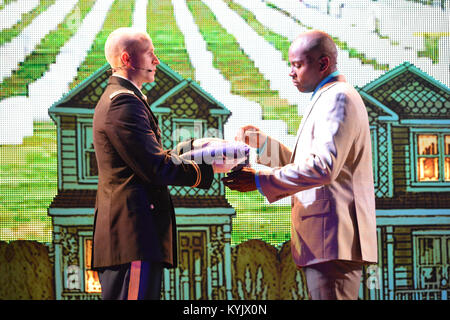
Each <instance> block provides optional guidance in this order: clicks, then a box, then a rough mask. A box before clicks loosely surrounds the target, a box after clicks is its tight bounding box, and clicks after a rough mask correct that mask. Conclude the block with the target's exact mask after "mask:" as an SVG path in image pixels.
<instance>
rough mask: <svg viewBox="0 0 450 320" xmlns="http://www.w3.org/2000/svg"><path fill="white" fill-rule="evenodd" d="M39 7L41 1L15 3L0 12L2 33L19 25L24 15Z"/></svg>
mask: <svg viewBox="0 0 450 320" xmlns="http://www.w3.org/2000/svg"><path fill="white" fill-rule="evenodd" d="M38 5H39V0H27V1H15V2H11V3H10V4H8V5H7V6H6V7H4V8H3V10H2V11H0V31H2V30H4V29H9V28H11V27H12V26H14V25H15V24H17V23H18V22H19V21H20V20H21V19H22V15H23V14H24V13H27V12H30V11H31V10H33V9H34V8H35V7H37V6H38Z"/></svg>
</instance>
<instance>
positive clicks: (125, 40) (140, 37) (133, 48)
mask: <svg viewBox="0 0 450 320" xmlns="http://www.w3.org/2000/svg"><path fill="white" fill-rule="evenodd" d="M148 41H151V39H150V36H149V35H148V34H147V33H146V32H145V31H141V30H139V29H133V28H119V29H116V30H114V31H113V32H111V34H110V35H109V36H108V39H107V40H106V43H105V56H106V61H108V63H109V64H110V65H111V67H113V68H114V67H119V66H121V65H122V62H121V60H120V57H121V54H122V53H123V52H124V51H125V52H127V53H128V54H129V55H130V56H133V55H135V54H136V52H139V51H140V50H142V46H143V45H144V44H145V42H148Z"/></svg>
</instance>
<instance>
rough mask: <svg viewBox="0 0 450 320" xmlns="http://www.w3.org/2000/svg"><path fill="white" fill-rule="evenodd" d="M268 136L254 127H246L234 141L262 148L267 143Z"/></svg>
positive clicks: (240, 130)
mask: <svg viewBox="0 0 450 320" xmlns="http://www.w3.org/2000/svg"><path fill="white" fill-rule="evenodd" d="M266 139H267V134H265V133H264V132H262V131H261V130H259V128H258V127H255V126H253V125H250V124H249V125H246V126H243V127H241V128H240V129H239V131H238V132H237V134H236V137H235V138H234V140H236V141H241V142H244V143H245V144H248V145H249V146H250V147H252V148H257V149H259V148H261V147H262V146H263V145H264V143H265V142H266Z"/></svg>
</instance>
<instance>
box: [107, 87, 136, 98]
mask: <svg viewBox="0 0 450 320" xmlns="http://www.w3.org/2000/svg"><path fill="white" fill-rule="evenodd" d="M119 94H131V95H133V96H136V95H135V94H134V92H133V91H131V90H125V89H124V90H117V91H115V92H113V93H112V94H110V95H109V99H111V100H112V99H114V98H115V97H117V96H118V95H119Z"/></svg>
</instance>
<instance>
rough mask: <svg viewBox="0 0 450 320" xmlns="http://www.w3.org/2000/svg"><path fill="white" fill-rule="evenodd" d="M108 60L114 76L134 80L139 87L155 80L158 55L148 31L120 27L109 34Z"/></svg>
mask: <svg viewBox="0 0 450 320" xmlns="http://www.w3.org/2000/svg"><path fill="white" fill-rule="evenodd" d="M105 57H106V61H108V63H109V64H110V66H111V69H112V71H113V76H120V77H123V78H126V79H128V80H130V81H131V82H133V83H134V84H135V85H136V86H137V87H138V88H141V87H142V84H143V83H145V82H153V81H155V72H156V66H157V65H159V60H158V57H157V56H156V55H155V48H154V46H153V42H152V39H151V38H150V36H149V35H148V33H147V32H145V31H142V30H139V29H134V28H119V29H116V30H114V31H113V32H111V33H110V35H109V36H108V39H107V40H106V43H105Z"/></svg>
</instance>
